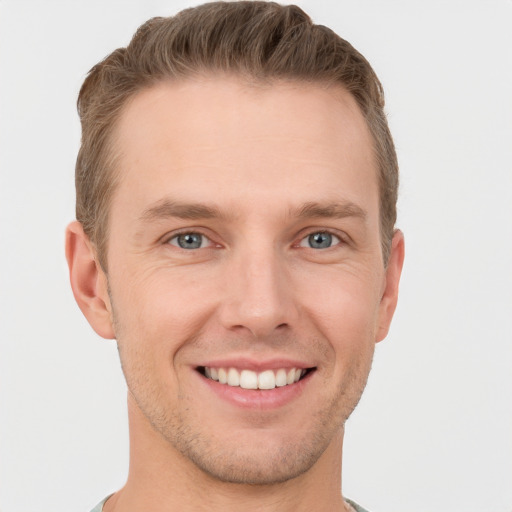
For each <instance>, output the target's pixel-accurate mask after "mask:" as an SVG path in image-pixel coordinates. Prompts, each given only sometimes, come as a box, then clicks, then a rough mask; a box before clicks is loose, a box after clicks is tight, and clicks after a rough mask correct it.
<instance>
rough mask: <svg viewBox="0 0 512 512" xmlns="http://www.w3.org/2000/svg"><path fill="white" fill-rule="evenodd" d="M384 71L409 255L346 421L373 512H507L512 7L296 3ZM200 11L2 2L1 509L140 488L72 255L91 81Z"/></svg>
mask: <svg viewBox="0 0 512 512" xmlns="http://www.w3.org/2000/svg"><path fill="white" fill-rule="evenodd" d="M298 3H299V4H300V5H302V6H303V7H304V8H305V9H306V10H307V11H308V12H309V13H310V14H311V15H312V17H313V19H314V20H315V21H316V22H317V23H323V24H326V25H329V26H330V27H332V28H333V29H335V30H336V31H337V32H338V33H339V34H340V35H341V36H342V37H344V38H346V39H348V40H349V41H350V42H351V43H352V44H354V46H356V48H358V49H359V50H360V51H362V53H363V54H364V55H365V56H366V57H367V58H368V59H369V60H370V62H371V63H372V64H373V66H374V68H375V69H376V71H377V73H378V74H379V76H380V78H381V80H382V82H383V84H384V87H385V90H386V94H387V109H388V112H389V121H390V124H391V128H392V132H393V134H394V137H395V141H396V145H397V149H398V155H399V160H400V164H401V172H402V186H401V198H400V203H399V226H400V227H401V228H402V229H403V231H404V232H405V235H406V247H407V258H406V264H405V270H404V276H403V281H402V289H401V299H400V304H399V308H398V311H397V313H396V317H395V320H394V325H393V328H392V330H391V333H390V335H389V336H388V339H387V340H385V341H384V342H382V343H381V344H379V346H378V347H377V353H376V359H375V363H374V369H373V372H372V375H371V377H370V382H369V385H368V388H367V391H366V394H365V396H364V398H363V400H362V402H361V404H360V406H359V407H358V409H357V410H356V412H355V413H354V415H353V416H352V418H351V419H350V420H349V422H348V424H347V435H346V442H345V453H344V493H345V494H346V495H347V496H349V497H351V498H352V499H354V500H356V501H359V502H361V504H362V505H364V506H365V507H367V508H369V509H370V510H371V511H372V512H407V511H411V510H414V511H415V512H432V511H433V510H445V511H448V510H450V511H461V512H462V511H463V512H477V511H478V512H481V511H486V512H487V511H496V512H511V511H512V334H511V333H512V165H511V164H512V99H511V98H512V69H511V63H512V31H511V30H510V27H511V26H512V2H510V1H509V0H489V1H487V0H486V1H484V0H480V1H477V0H466V1H457V0H450V1H441V0H434V1H430V2H428V3H427V2H423V1H421V2H420V1H416V0H415V1H406V0H395V1H392V0H391V1H378V0H364V1H356V0H348V1H344V0H341V1H340V0H317V1H312V0H311V1H299V2H298ZM193 4H195V3H191V2H187V1H156V0H153V1H145V2H143V1H123V2H120V1H101V2H100V1H97V0H95V1H91V0H88V1H67V2H65V1H56V0H46V1H45V2H42V1H35V0H18V1H14V0H11V1H6V0H4V1H0V244H1V252H0V254H1V255H0V510H1V511H2V512H27V511H35V512H37V511H48V512H50V511H51V512H64V511H69V510H78V511H79V510H82V511H88V510H89V509H90V508H91V507H92V506H93V505H94V504H95V503H96V502H97V501H99V500H100V499H101V498H102V497H104V496H105V495H106V494H108V493H110V492H112V491H114V490H115V489H117V488H119V487H120V486H121V485H122V484H123V482H124V479H125V477H126V471H127V462H128V437H127V425H126V405H125V394H126V390H125V385H124V382H123V379H122V375H121V372H120V368H119V362H118V359H117V353H116V348H115V343H114V342H112V341H104V340H102V339H100V338H99V337H97V336H96V335H95V334H94V333H93V331H92V330H91V329H90V328H89V326H88V324H87V323H86V321H85V319H84V318H83V317H82V316H81V313H80V312H79V310H78V307H77V306H76V305H75V303H74V300H73V297H72V294H71V291H70V288H69V284H68V279H67V269H66V264H65V259H64V252H63V242H64V229H65V226H66V224H67V222H68V221H70V220H72V219H73V216H74V185H73V169H74V160H75V157H76V152H77V148H78V144H79V137H80V132H79V123H78V117H77V115H76V112H75V100H76V95H77V92H78V89H79V87H80V84H81V82H82V80H83V78H84V76H85V73H86V72H87V70H88V69H89V68H90V67H91V66H92V65H93V64H94V63H96V62H97V61H98V60H100V59H101V58H102V57H103V56H105V55H106V54H107V53H109V52H110V51H111V50H113V49H115V48H117V47H118V46H123V45H125V44H126V43H127V42H128V40H129V38H130V36H131V35H132V33H133V32H134V30H135V29H136V28H137V26H138V25H139V24H140V23H142V22H143V21H145V20H146V19H147V18H148V17H150V16H155V15H169V14H172V13H174V12H176V11H177V10H179V9H180V8H182V7H185V6H189V5H193Z"/></svg>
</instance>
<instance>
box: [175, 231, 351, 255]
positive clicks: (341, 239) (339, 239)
mask: <svg viewBox="0 0 512 512" xmlns="http://www.w3.org/2000/svg"><path fill="white" fill-rule="evenodd" d="M184 235H199V236H200V237H202V238H203V241H202V242H201V245H202V243H203V242H204V239H206V240H207V241H208V242H209V243H210V244H215V242H213V241H212V239H211V238H210V237H209V236H208V235H206V234H204V233H202V232H201V231H199V230H197V231H194V230H184V231H181V232H179V233H174V234H173V235H172V236H171V237H169V238H167V239H166V240H165V243H166V244H170V245H172V246H174V247H177V248H178V249H182V250H184V251H189V250H197V249H208V248H210V247H202V246H200V247H193V248H188V249H187V248H185V247H181V246H180V245H179V243H178V242H176V243H172V241H173V240H176V241H177V239H178V238H179V237H180V236H184ZM313 235H327V236H329V237H332V239H335V240H332V242H333V243H332V244H331V245H329V246H328V247H317V248H315V247H311V246H308V245H302V244H303V243H304V242H305V243H306V244H307V243H308V242H307V240H308V238H309V237H311V236H313ZM336 240H337V242H336ZM346 243H347V241H346V238H345V237H343V236H342V235H341V234H339V233H337V232H336V233H334V232H332V231H330V230H326V229H316V230H311V231H309V232H308V233H306V234H304V236H302V237H301V238H300V240H299V241H298V242H296V243H294V244H293V247H304V248H307V249H314V250H320V251H321V250H325V249H331V248H333V247H336V246H337V245H343V244H346ZM218 246H219V247H220V244H218Z"/></svg>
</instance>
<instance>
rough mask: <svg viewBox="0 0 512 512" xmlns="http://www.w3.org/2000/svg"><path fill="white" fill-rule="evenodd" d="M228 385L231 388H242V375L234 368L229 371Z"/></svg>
mask: <svg viewBox="0 0 512 512" xmlns="http://www.w3.org/2000/svg"><path fill="white" fill-rule="evenodd" d="M228 384H229V385H230V386H240V375H239V374H238V372H237V371H236V370H235V369H234V368H230V369H229V370H228Z"/></svg>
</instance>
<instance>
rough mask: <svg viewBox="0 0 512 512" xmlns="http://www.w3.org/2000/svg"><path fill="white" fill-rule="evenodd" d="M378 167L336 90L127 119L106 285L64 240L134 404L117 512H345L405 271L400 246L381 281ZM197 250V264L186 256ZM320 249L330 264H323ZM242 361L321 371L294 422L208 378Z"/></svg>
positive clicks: (80, 241)
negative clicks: (355, 436) (372, 374)
mask: <svg viewBox="0 0 512 512" xmlns="http://www.w3.org/2000/svg"><path fill="white" fill-rule="evenodd" d="M371 148H372V143H371V138H370V134H369V132H368V129H367V127H366V125H365V121H364V119H363V117H362V115H361V113H360V111H359V109H358V107H357V105H356V103H355V101H354V100H353V98H352V97H351V96H350V95H349V94H348V93H347V92H346V91H344V90H343V89H341V88H339V87H330V88H327V87H323V86H319V85H305V84H299V83H289V82H287V83H276V84H272V85H266V86H263V85H254V84H252V85H249V84H247V83H245V82H242V81H241V80H240V79H237V78H234V77H213V76H211V77H203V78H202V79H200V80H199V79H198V80H194V81H192V80H187V81H183V82H179V83H163V84H159V85H157V86H154V87H152V88H151V89H148V90H145V91H142V92H141V93H139V94H138V95H137V96H136V97H135V98H133V100H132V101H131V102H130V103H129V104H128V105H127V107H126V108H125V110H124V112H123V114H122V116H121V119H120V122H119V125H118V127H117V131H116V143H115V149H116V151H118V153H119V155H120V157H119V170H120V172H121V179H120V183H119V186H118V188H117V190H116V192H115V194H114V197H113V201H112V207H111V212H110V219H109V228H110V229H109V241H108V254H107V261H108V269H109V270H108V276H107V275H106V274H105V273H104V272H103V270H102V269H101V267H100V265H99V264H98V258H97V254H96V252H95V248H94V246H93V245H92V244H91V243H90V241H89V240H88V238H87V237H86V236H85V235H84V233H83V231H82V229H81V226H80V224H79V223H77V222H75V223H72V224H71V225H70V226H69V227H68V231H67V257H68V262H69V266H70V275H71V283H72V287H73V291H74V294H75V297H76V300H77V302H78V304H79V306H80V308H81V309H82V311H83V313H84V314H85V316H86V317H87V319H88V320H89V322H90V324H91V325H92V327H93V328H94V329H95V330H96V332H97V333H98V334H100V335H101V336H103V337H105V338H117V342H118V346H119V352H120V357H121V362H122V366H123V371H124V373H125V376H126V380H127V384H128V389H129V396H128V411H129V422H130V445H131V446H130V450H131V452H130V471H129V477H128V480H127V483H126V485H125V487H124V488H123V489H122V490H121V491H119V492H118V493H116V494H115V495H114V496H113V497H112V498H110V499H109V500H108V501H107V503H106V505H105V510H106V511H107V512H111V511H113V510H115V511H118V512H119V511H122V512H128V511H132V510H133V511H135V510H141V509H151V510H154V511H157V512H158V511H160V510H162V511H163V510H166V511H169V510H180V511H185V512H186V511H189V510H190V511H192V510H194V511H198V510H199V511H201V510H219V511H220V510H222V511H223V512H224V511H232V510H233V511H234V510H240V509H241V508H242V509H243V510H245V511H253V510H254V511H256V510H258V511H278V510H279V511H280V512H283V511H288V510H289V511H291V510H293V511H297V510H303V511H310V510H347V509H349V508H347V505H346V503H345V502H344V501H343V498H342V496H341V493H340V482H341V452H342V440H343V431H344V423H345V421H346V419H347V418H348V416H349V415H350V413H351V412H352V410H353V409H354V407H355V406H356V404H357V402H358V400H359V398H360V396H361V393H362V391H363V389H364V386H365V384H366V380H367V377H368V373H369V371H370V366H371V360H372V356H373V352H374V347H375V343H376V342H378V341H380V340H382V339H383V338H384V337H385V336H386V334H387V331H388V328H389V325H390V322H391V318H392V315H393V313H394V310H395V306H396V301H397V296H398V283H399V278H400V272H401V268H402V263H403V255H404V245H403V237H402V234H401V233H400V232H399V231H397V232H396V233H395V236H394V238H393V243H392V249H391V255H390V259H389V262H388V265H387V266H386V267H385V266H384V264H383V259H382V253H381V246H380V232H379V207H378V205H379V201H378V197H379V191H378V185H377V168H376V164H375V161H374V155H373V152H372V149H371ZM191 205H192V206H191ZM312 205H314V206H312ZM178 206H179V207H178ZM205 206H206V207H208V210H205V208H204V207H205ZM184 232H185V233H199V234H201V235H203V236H202V237H199V240H200V241H201V244H202V245H201V247H200V248H197V249H183V248H181V247H180V246H179V243H178V242H179V240H182V239H178V238H177V235H178V234H180V233H181V234H183V233H184ZM314 233H329V234H331V235H332V239H331V240H332V244H331V246H329V247H326V248H316V247H312V246H311V238H310V235H312V234H314ZM240 358H243V361H250V362H251V363H260V362H263V363H265V362H267V363H268V361H270V360H273V359H275V358H279V359H280V360H288V359H293V360H294V361H300V362H302V363H304V365H305V366H307V367H310V368H314V369H315V370H314V371H313V372H312V373H311V374H310V375H309V376H308V379H307V380H306V379H305V380H304V381H303V382H302V384H301V383H299V384H301V385H302V387H301V389H300V392H298V393H296V394H295V395H294V396H293V398H292V399H291V400H288V401H286V402H285V403H284V404H282V405H279V406H277V407H271V408H268V407H265V406H258V405H257V404H256V405H255V404H252V405H251V406H249V407H240V406H238V405H236V404H234V403H233V402H231V401H229V400H224V399H223V398H222V397H220V396H219V395H218V394H217V393H216V392H212V388H211V386H210V384H211V381H207V380H206V379H205V377H203V376H202V375H200V374H199V373H198V371H197V367H198V366H199V365H201V364H206V362H211V361H214V362H215V361H220V360H225V359H229V360H234V359H236V360H240ZM252 393H255V392H252ZM260 393H264V392H260ZM252 396H254V395H252Z"/></svg>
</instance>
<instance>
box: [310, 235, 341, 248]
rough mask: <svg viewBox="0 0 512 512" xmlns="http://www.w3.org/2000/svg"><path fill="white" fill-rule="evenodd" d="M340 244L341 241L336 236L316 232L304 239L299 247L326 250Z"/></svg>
mask: <svg viewBox="0 0 512 512" xmlns="http://www.w3.org/2000/svg"><path fill="white" fill-rule="evenodd" d="M340 242H341V240H340V239H339V238H338V237H337V236H336V235H333V234H331V233H326V232H325V231H317V232H316V233H311V234H310V235H308V236H307V237H305V238H304V239H303V240H302V241H301V243H300V246H301V247H310V248H311V249H328V248H329V247H332V246H333V245H336V244H338V243H340Z"/></svg>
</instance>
